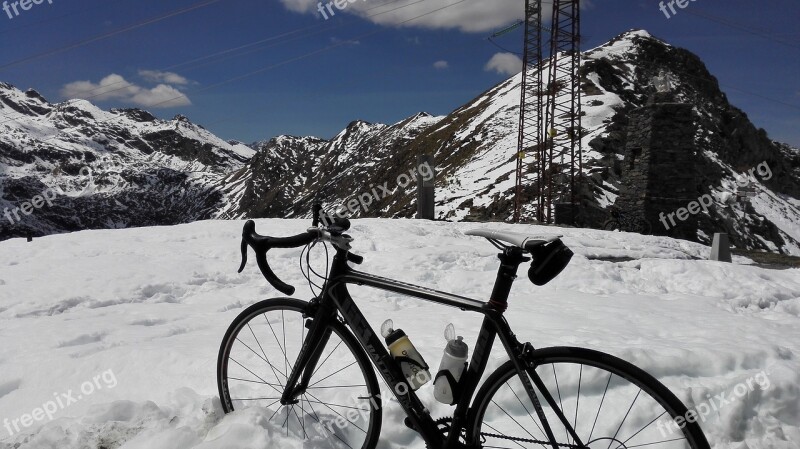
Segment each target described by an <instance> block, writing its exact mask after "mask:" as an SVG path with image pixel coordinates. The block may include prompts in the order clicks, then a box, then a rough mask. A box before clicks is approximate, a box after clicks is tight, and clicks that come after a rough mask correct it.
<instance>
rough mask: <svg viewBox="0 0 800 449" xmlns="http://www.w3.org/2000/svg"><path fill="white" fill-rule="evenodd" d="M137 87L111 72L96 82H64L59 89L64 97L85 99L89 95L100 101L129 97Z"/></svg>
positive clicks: (136, 90)
mask: <svg viewBox="0 0 800 449" xmlns="http://www.w3.org/2000/svg"><path fill="white" fill-rule="evenodd" d="M139 89H141V88H140V87H138V86H134V85H133V84H131V83H129V82H127V81H125V78H123V77H121V76H119V75H117V74H115V73H112V74H111V75H108V76H107V77H105V78H103V79H102V80H100V82H99V83H97V84H95V83H93V82H91V81H75V82H74V83H69V84H66V85H65V86H64V87H63V88H62V89H61V95H62V96H63V97H65V98H83V99H87V98H89V97H91V99H93V100H100V101H102V100H110V99H112V98H126V97H130V96H131V95H134V94H135V93H136V92H138V90H139Z"/></svg>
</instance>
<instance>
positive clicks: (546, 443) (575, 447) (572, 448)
mask: <svg viewBox="0 0 800 449" xmlns="http://www.w3.org/2000/svg"><path fill="white" fill-rule="evenodd" d="M481 436H482V437H492V438H498V439H501V440H510V441H514V442H516V443H519V442H522V443H531V444H540V445H542V446H545V447H549V446H552V444H551V443H550V442H549V441H541V440H533V439H530V438H519V437H509V436H506V435H498V434H495V433H487V432H481ZM556 446H561V447H567V448H570V449H581V448H585V447H586V446H578V445H577V444H566V443H556Z"/></svg>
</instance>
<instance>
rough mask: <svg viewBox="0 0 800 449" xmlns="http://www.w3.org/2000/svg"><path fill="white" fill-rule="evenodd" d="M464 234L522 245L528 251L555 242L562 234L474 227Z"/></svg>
mask: <svg viewBox="0 0 800 449" xmlns="http://www.w3.org/2000/svg"><path fill="white" fill-rule="evenodd" d="M464 234H466V235H474V236H476V237H484V238H487V239H490V240H499V241H501V242H505V243H508V244H509V245H513V246H517V247H520V248H522V249H524V250H526V251H531V250H533V249H534V248H537V247H539V246H542V245H545V244H547V243H552V242H555V241H556V240H558V239H560V238H561V237H562V236H560V235H529V234H522V233H520V232H511V231H493V230H491V229H472V230H469V231H467V232H465V233H464Z"/></svg>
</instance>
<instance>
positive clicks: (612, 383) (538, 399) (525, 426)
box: [217, 214, 709, 449]
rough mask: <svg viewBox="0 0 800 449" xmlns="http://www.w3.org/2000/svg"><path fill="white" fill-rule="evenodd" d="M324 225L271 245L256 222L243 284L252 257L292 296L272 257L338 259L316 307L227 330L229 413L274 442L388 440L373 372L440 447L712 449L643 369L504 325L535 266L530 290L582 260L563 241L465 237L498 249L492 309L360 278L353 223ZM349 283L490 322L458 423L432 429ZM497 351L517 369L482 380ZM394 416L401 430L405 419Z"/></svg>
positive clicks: (328, 444)
mask: <svg viewBox="0 0 800 449" xmlns="http://www.w3.org/2000/svg"><path fill="white" fill-rule="evenodd" d="M315 216H316V214H315ZM328 223H330V225H328V226H322V225H319V220H317V219H315V223H314V226H313V227H312V228H309V229H308V230H307V231H306V232H304V233H302V234H299V235H296V236H293V237H286V238H277V237H267V236H261V235H259V234H257V233H256V231H255V223H254V222H253V221H248V222H247V223H245V225H244V232H243V241H242V246H241V250H242V265H241V268H240V272H241V270H242V269H244V267H245V265H246V263H247V248H248V246H249V247H251V248H252V249H253V250H254V251H255V255H256V261H257V262H258V266H259V268H260V269H261V272H262V273H263V275H264V277H265V278H266V279H267V281H269V283H270V284H272V285H273V286H274V287H275V288H276V289H278V290H280V291H281V292H283V293H284V294H286V295H288V296H291V295H292V294H294V291H295V289H294V288H293V287H292V286H290V285H287V284H285V283H284V282H282V281H281V280H280V279H278V277H276V275H275V273H273V271H272V269H271V268H270V266H269V265H268V263H267V257H266V256H267V251H269V250H270V249H272V248H299V247H302V246H306V245H314V244H316V243H317V242H327V243H330V244H332V246H333V247H334V248H335V256H334V257H333V261H332V264H331V265H330V267H329V268H330V269H329V272H328V273H327V275H326V276H324V278H325V282H324V284H323V285H322V286H321V288H322V290H321V293H320V294H319V295H318V296H316V297H315V298H313V299H311V300H310V301H301V300H298V299H291V298H275V299H268V300H265V301H261V302H259V303H257V304H254V305H253V306H251V307H249V308H248V309H246V310H245V311H244V312H242V313H241V314H240V315H239V316H238V317H237V318H236V319H235V321H234V322H233V323H232V324H231V326H230V328H229V329H228V331H227V333H226V334H225V337H224V340H223V342H222V345H221V348H220V352H219V360H218V371H217V376H218V379H217V381H218V387H219V395H220V398H221V401H222V405H223V407H224V409H225V412H226V413H229V412H232V411H234V410H237V411H238V410H243V409H248V410H246V412H247V413H255V414H256V416H258V417H259V418H258V419H260V420H261V421H262V422H266V421H269V422H270V423H271V425H272V426H273V427H272V428H273V432H274V430H275V429H279V430H280V432H281V434H280V435H279V436H278V435H275V436H276V437H279V438H281V440H280V441H282V442H283V441H285V442H286V447H304V448H332V449H338V448H349V449H372V448H375V447H376V445H377V444H378V438H379V436H380V433H381V423H382V419H383V416H382V414H383V408H382V404H383V402H384V399H390V398H382V397H381V393H380V390H379V385H378V379H377V378H376V375H375V370H376V369H377V371H378V373H379V374H380V376H381V377H382V378H383V380H384V381H385V382H386V385H387V386H388V387H389V388H390V390H391V394H392V395H393V398H394V400H396V401H397V402H398V403H399V405H400V407H401V408H402V411H403V412H404V413H405V415H406V417H405V425H406V426H407V427H408V428H409V429H410V430H409V431H414V432H416V433H417V434H419V436H420V437H421V438H422V439H423V440H424V442H425V444H426V446H427V447H428V448H432V449H467V448H469V449H478V448H534V447H535V448H541V447H544V448H552V449H558V448H574V449H586V448H592V449H595V448H600V449H623V448H624V449H630V448H655V449H673V448H694V449H708V448H709V445H708V442H707V441H706V438H705V436H704V435H703V432H702V431H701V429H700V426H699V425H698V424H697V423H696V422H694V420H691V419H689V420H686V419H685V418H686V417H690V416H691V412H688V411H687V408H686V407H685V406H684V405H683V404H682V403H681V401H680V400H679V399H678V398H677V397H676V396H675V395H674V394H672V393H671V392H670V391H669V390H668V389H667V388H666V387H665V386H664V385H662V384H661V383H660V382H659V381H658V380H656V379H655V378H653V377H652V376H650V375H649V374H647V373H646V372H644V371H643V370H641V369H639V368H637V367H635V366H633V365H632V364H630V363H628V362H626V361H624V360H621V359H618V358H616V357H613V356H611V355H608V354H604V353H601V352H598V351H594V350H590V349H583V348H573V347H553V348H544V349H535V348H534V347H533V346H532V345H531V344H530V343H521V342H520V341H518V340H517V337H516V335H515V334H514V333H513V332H512V330H511V328H510V326H509V324H508V322H507V321H506V319H505V317H504V312H505V311H506V309H507V306H508V298H509V292H510V290H511V286H512V283H513V281H514V279H515V278H516V274H517V270H518V268H519V266H520V265H521V264H522V263H525V262H531V266H530V269H529V270H528V277H529V278H530V280H531V281H532V282H534V283H535V284H537V285H544V284H545V283H547V282H549V281H550V280H551V279H553V278H555V277H556V276H557V275H558V274H559V273H560V272H561V271H562V270H563V269H564V267H566V265H567V264H568V263H569V260H570V258H571V257H572V252H571V251H570V250H569V249H568V248H567V247H566V246H565V245H564V244H563V243H562V242H561V240H560V239H558V238H552V237H550V238H539V237H537V236H530V235H525V234H519V233H512V232H502V231H490V230H485V229H483V230H477V231H470V232H468V233H467V234H468V235H474V236H481V237H485V238H486V239H488V240H489V241H490V242H491V243H492V244H493V245H495V246H496V247H497V248H498V249H499V250H500V253H499V255H498V257H499V260H500V267H499V269H498V272H497V278H496V281H495V284H494V289H493V290H492V293H491V296H490V300H489V301H488V302H484V301H479V300H475V299H469V298H466V297H462V296H457V295H454V294H450V293H445V292H441V291H436V290H432V289H429V288H425V287H420V286H416V285H411V284H407V283H404V282H399V281H395V280H392V279H387V278H385V277H380V276H375V275H372V274H367V273H363V272H360V271H357V270H355V269H353V268H352V267H351V266H350V263H354V264H361V263H362V262H363V260H364V259H363V258H362V257H361V256H357V255H355V254H353V253H352V252H350V249H351V246H350V242H351V241H352V240H353V239H352V238H351V237H350V236H348V235H347V234H345V231H346V230H347V229H348V228H349V222H348V221H347V220H346V219H335V220H332V221H329V222H328ZM302 268H303V266H302V257H301V269H302ZM308 269H309V270H311V266H310V265H309V266H308ZM304 273H305V272H304ZM348 284H351V285H352V284H355V285H360V286H368V287H373V288H377V289H382V290H387V291H390V292H394V293H399V294H402V295H407V296H410V297H414V298H419V299H422V300H426V301H430V302H434V303H437V304H443V305H446V306H451V307H454V308H456V309H460V310H462V311H467V312H474V313H479V314H482V315H483V317H484V318H483V324H482V327H481V329H480V332H479V336H478V340H477V342H476V343H475V344H474V345H473V348H474V349H473V353H472V356H471V361H470V363H469V365H468V368H467V369H466V371H465V373H464V375H463V376H462V378H461V380H460V383H459V385H458V388H457V390H458V391H459V392H460V396H459V398H458V399H457V403H456V404H455V407H454V409H453V410H452V416H451V417H449V418H440V419H435V418H434V417H432V416H431V413H430V411H429V410H428V408H427V407H426V406H425V404H424V403H423V401H422V400H421V399H420V398H419V397H418V396H417V394H416V392H414V391H412V390H411V389H410V388H409V387H408V384H407V380H406V378H405V377H404V375H403V372H402V370H401V368H400V366H399V365H398V364H397V362H396V361H395V360H394V359H393V358H392V356H391V355H390V354H389V352H388V351H387V350H386V349H385V347H384V344H383V342H382V341H381V339H380V338H379V335H377V334H376V333H375V331H374V330H373V328H372V327H371V326H370V324H369V323H368V322H367V320H366V319H365V317H364V315H363V314H362V312H361V310H359V308H358V306H357V305H356V302H355V301H354V299H353V298H352V297H351V296H350V293H349V292H348V289H347V286H348ZM497 340H499V342H500V346H502V348H503V349H504V350H505V352H506V354H507V355H508V361H507V362H505V363H504V364H502V365H501V366H500V367H499V368H497V369H496V371H494V372H493V373H491V374H490V375H488V377H486V378H484V372H485V371H486V369H487V364H488V361H489V358H490V352H491V350H492V348H493V346H494V345H495V343H496V341H497ZM423 388H430V387H427V386H424V387H423ZM392 410H393V411H395V410H396V409H392ZM393 415H395V416H390V418H391V419H393V420H397V419H403V418H402V417H401V416H396V413H393ZM690 421H691V422H690ZM679 424H680V425H679ZM392 431H393V432H396V429H393V430H392ZM275 433H277V432H275ZM400 438H401V439H402V437H400ZM404 441H406V442H408V441H411V440H410V439H405V440H404ZM283 446H284V444H283V443H281V447H283Z"/></svg>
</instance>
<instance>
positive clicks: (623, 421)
mask: <svg viewBox="0 0 800 449" xmlns="http://www.w3.org/2000/svg"><path fill="white" fill-rule="evenodd" d="M640 394H642V389H641V388H640V389H639V392H637V393H636V397H635V398H633V401H632V402H631V406H630V407H628V411H627V412H626V413H625V417H624V418H622V422H621V423H619V427H617V431H616V432H614V436H613V437H612V438H611V442H610V443H608V448H606V449H611V445H612V444H613V443H614V440H616V439H617V435H619V431H620V429H622V425H623V424H625V420H626V419H628V415H630V414H631V410H633V404H635V403H636V400H637V399H639V395H640Z"/></svg>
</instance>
